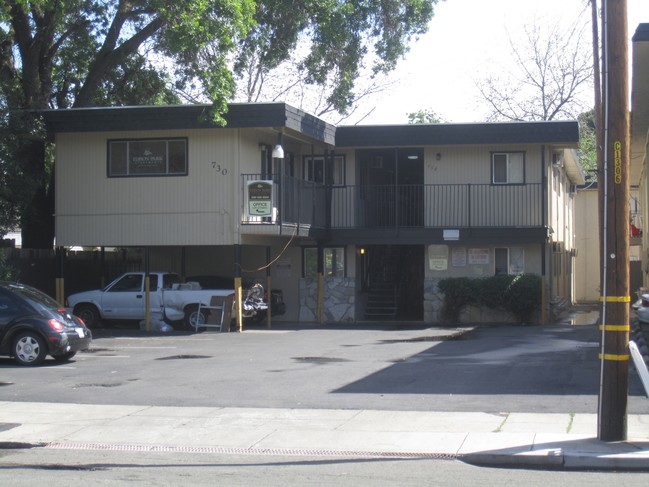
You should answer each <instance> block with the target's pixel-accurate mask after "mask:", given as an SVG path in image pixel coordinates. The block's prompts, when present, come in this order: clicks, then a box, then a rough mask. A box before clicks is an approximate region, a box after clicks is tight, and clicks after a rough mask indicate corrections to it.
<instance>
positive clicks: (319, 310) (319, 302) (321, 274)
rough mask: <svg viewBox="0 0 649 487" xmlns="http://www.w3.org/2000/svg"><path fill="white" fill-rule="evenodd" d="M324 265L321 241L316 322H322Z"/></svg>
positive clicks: (319, 246)
mask: <svg viewBox="0 0 649 487" xmlns="http://www.w3.org/2000/svg"><path fill="white" fill-rule="evenodd" d="M324 267H325V265H324V248H323V247H322V243H321V242H318V284H317V293H318V296H317V301H316V319H317V320H318V323H323V322H324Z"/></svg>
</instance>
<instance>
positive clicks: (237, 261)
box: [234, 244, 243, 333]
mask: <svg viewBox="0 0 649 487" xmlns="http://www.w3.org/2000/svg"><path fill="white" fill-rule="evenodd" d="M241 295H242V293H241V245H239V244H235V245H234V302H235V303H236V320H237V329H238V330H239V333H241V332H242V331H243V317H242V316H241V306H242V303H241V297H242V296H241Z"/></svg>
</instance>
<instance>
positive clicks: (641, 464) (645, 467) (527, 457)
mask: <svg viewBox="0 0 649 487" xmlns="http://www.w3.org/2000/svg"><path fill="white" fill-rule="evenodd" d="M458 460H461V461H463V462H464V463H467V464H469V465H474V466H476V467H497V468H529V469H539V468H541V469H555V470H577V471H579V470H598V471H626V472H649V456H647V457H642V458H633V457H629V456H626V455H594V454H588V453H570V452H558V451H556V452H547V453H546V454H541V453H535V452H529V453H522V454H514V455H504V454H499V453H468V454H465V455H461V456H458Z"/></svg>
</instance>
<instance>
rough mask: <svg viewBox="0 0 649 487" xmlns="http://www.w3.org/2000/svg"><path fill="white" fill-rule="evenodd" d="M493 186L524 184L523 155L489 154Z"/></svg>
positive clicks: (510, 153)
mask: <svg viewBox="0 0 649 487" xmlns="http://www.w3.org/2000/svg"><path fill="white" fill-rule="evenodd" d="M491 175H492V176H491V182H492V183H493V184H523V183H524V182H525V153H523V152H493V153H492V154H491Z"/></svg>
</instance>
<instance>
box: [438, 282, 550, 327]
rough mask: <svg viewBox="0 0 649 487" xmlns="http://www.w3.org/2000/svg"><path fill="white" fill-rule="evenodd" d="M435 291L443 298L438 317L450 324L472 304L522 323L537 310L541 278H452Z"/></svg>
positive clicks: (539, 302) (539, 303) (441, 283)
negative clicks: (501, 311)
mask: <svg viewBox="0 0 649 487" xmlns="http://www.w3.org/2000/svg"><path fill="white" fill-rule="evenodd" d="M438 287H439V290H440V291H441V292H442V293H443V294H444V304H443V307H442V315H443V316H444V318H446V319H448V320H450V321H458V320H459V317H460V312H461V311H462V308H463V307H464V306H466V305H468V304H473V305H476V306H485V307H487V308H491V309H501V310H504V311H508V312H510V313H512V314H513V315H514V316H515V317H516V318H517V319H518V320H520V321H521V322H522V323H525V322H528V321H529V320H530V319H531V318H532V316H533V314H534V312H535V311H536V310H537V309H538V308H539V307H540V306H541V278H540V277H539V276H537V275H534V274H522V275H515V276H509V275H500V276H490V277H483V278H477V279H472V278H469V277H453V278H448V279H442V280H441V281H440V282H439V284H438Z"/></svg>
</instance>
